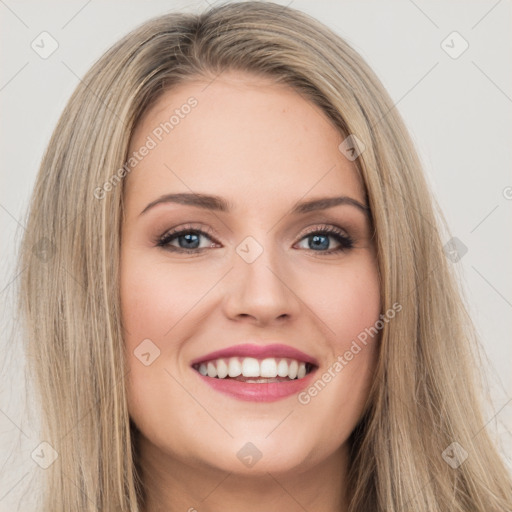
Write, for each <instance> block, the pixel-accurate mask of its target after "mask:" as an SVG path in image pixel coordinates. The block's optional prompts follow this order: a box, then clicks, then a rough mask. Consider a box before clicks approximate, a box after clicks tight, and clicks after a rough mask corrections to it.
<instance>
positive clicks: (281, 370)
mask: <svg viewBox="0 0 512 512" xmlns="http://www.w3.org/2000/svg"><path fill="white" fill-rule="evenodd" d="M277 375H279V377H288V363H287V362H286V359H281V361H279V363H278V365H277Z"/></svg>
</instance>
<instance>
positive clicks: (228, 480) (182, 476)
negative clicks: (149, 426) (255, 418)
mask: <svg viewBox="0 0 512 512" xmlns="http://www.w3.org/2000/svg"><path fill="white" fill-rule="evenodd" d="M138 444H139V454H140V471H141V477H142V481H143V483H144V490H145V503H144V507H143V512H163V511H165V512H185V511H187V512H225V511H226V510H244V512H260V511H261V510H286V511H287V512H304V510H307V511H308V512H320V511H321V512H346V511H347V509H348V507H347V498H346V476H347V469H348V461H349V458H348V444H347V443H345V444H344V445H343V446H342V447H341V448H340V450H339V451H338V452H336V453H335V454H333V455H331V456H330V457H329V458H328V459H325V460H324V461H322V463H321V464H318V465H316V466H313V467H308V468H307V469H305V470H303V471H302V472H297V471H296V470H291V471H289V472H286V473H272V472H266V473H260V474H258V475H247V474H237V473H234V472H231V473H230V472H222V471H220V470H219V469H217V468H215V467H211V466H205V465H200V464H190V463H187V462H184V461H181V460H176V459H174V458H171V457H166V456H165V455H163V454H162V451H161V450H159V449H158V448H157V447H156V446H154V445H152V444H151V443H150V442H149V441H147V440H146V439H144V438H143V436H141V438H140V439H139V443H138Z"/></svg>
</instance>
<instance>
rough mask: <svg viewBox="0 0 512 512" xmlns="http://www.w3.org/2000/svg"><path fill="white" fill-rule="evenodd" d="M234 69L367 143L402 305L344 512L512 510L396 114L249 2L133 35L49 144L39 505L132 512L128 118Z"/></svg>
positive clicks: (357, 447)
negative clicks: (47, 451) (180, 88)
mask: <svg viewBox="0 0 512 512" xmlns="http://www.w3.org/2000/svg"><path fill="white" fill-rule="evenodd" d="M230 70H235V71H243V72H248V73H252V74H253V75H254V76H255V77H256V76H265V77H268V78H270V79H272V80H274V81H275V82H276V83H282V84H286V85H288V86H289V87H291V88H293V89H294V90H295V91H297V92H298V93H300V94H301V95H303V96H304V97H306V98H307V99H308V100H310V101H311V102H312V103H314V104H315V105H317V106H319V107H320V108H321V109H322V110H323V112H324V113H325V114H326V116H328V118H329V119H330V120H331V122H332V123H334V125H335V126H336V127H337V129H339V132H340V134H341V135H342V136H344V137H347V136H349V135H355V136H356V137H357V139H358V140H359V141H362V142H363V143H364V146H365V149H364V151H363V152H362V153H361V154H360V155H359V157H358V158H357V159H356V160H355V161H354V163H355V165H356V168H357V172H359V173H360V176H361V179H362V182H363V183H364V186H365V189H366V194H367V200H368V204H369V208H370V213H371V220H372V223H373V227H374V231H375V232H374V241H375V244H376V250H377V258H378V270H379V275H380V293H381V304H382V308H383V311H387V310H388V309H390V308H391V307H392V305H393V304H394V303H397V302H398V303H399V304H401V306H402V310H401V312H400V313H399V314H397V315H396V317H395V318H394V319H393V320H392V321H390V322H387V323H386V324H385V326H384V328H383V329H382V332H381V339H380V344H379V356H378V363H377V370H376V374H375V378H374V380H373V384H372V388H371V390H370V394H369V397H368V401H367V404H366V406H365V410H364V414H363V415H362V417H361V419H360V421H359V423H358V425H357V427H356V428H355V430H354V431H353V433H352V435H351V437H350V440H349V441H350V443H351V457H350V466H349V481H348V483H347V487H348V492H349V499H350V506H349V511H350V512H406V511H410V510H414V511H415V512H448V511H449V512H469V511H471V512H505V511H510V510H512V485H511V479H510V475H509V473H508V472H507V469H506V467H505V465H504V463H503V461H502V459H501V457H500V455H499V453H498V450H497V448H496V446H495V442H494V441H493V440H492V438H491V436H490V434H489V433H488V432H487V431H486V429H485V428H484V426H485V420H484V417H483V412H482V409H483V403H484V400H483V394H482V390H483V388H484V387H483V386H482V381H483V377H482V375H480V373H479V371H478V365H479V361H478V358H479V357H480V355H479V353H478V350H477V348H478V346H479V345H478V340H477V339H476V336H475V334H474V332H475V329H474V327H473V326H472V323H471V319H470V317H469V315H468V314H467V311H466V307H465V305H464V300H463V298H462V297H463V296H462V294H461V291H460V289H459V286H458V284H457V279H456V276H455V275H453V270H452V269H451V268H450V267H452V266H453V264H452V263H451V262H449V261H448V260H447V258H446V256H445V254H444V252H443V243H442V237H443V233H444V232H443V230H445V229H446V227H445V222H444V220H443V218H442V214H441V213H440V212H439V211H438V208H437V206H436V203H435V201H434V200H433V198H432V196H431V193H430V191H429V187H428V185H427V183H426V180H425V178H424V175H423V169H422V165H421V163H420V160H419V158H418V156H417V153H416V150H415V148H414V145H413V143H412V140H411V138H410V136H409V134H408V132H407V130H406V128H405V125H404V122H403V121H402V119H401V117H400V114H399V113H398V111H397V109H396V108H395V107H394V104H393V102H392V100H391V98H390V96H389V95H388V93H387V92H386V91H385V89H384V87H383V86H382V84H381V82H380V81H379V79H378V78H377V77H376V75H375V73H374V72H373V71H372V70H371V69H370V67H369V66H368V65H367V64H366V62H365V61H364V59H363V58H362V57H361V56H360V55H359V54H358V53H357V52H356V51H355V50H354V49H353V48H352V47H351V46H350V45H349V44H348V43H347V42H346V41H345V40H344V39H343V38H342V37H340V36H339V35H337V34H336V33H334V32H333V31H332V30H331V29H329V28H327V27H326V26H324V25H323V24H321V23H320V22H318V21H317V20H315V19H314V18H312V17H310V16H308V15H306V14H304V13H302V12H300V11H298V10H295V9H292V8H290V7H284V6H281V5H278V4H274V3H271V2H252V1H250V2H237V3H227V4H222V5H220V6H214V7H211V8H209V9H208V10H207V11H205V12H203V13H201V14H192V13H169V14H166V15H163V16H159V17H156V18H153V19H151V20H149V21H147V22H145V23H143V24H142V25H140V26H139V27H138V28H136V29H135V30H133V31H131V32H130V33H129V34H127V35H126V36H124V37H123V38H122V39H121V40H120V41H118V42H117V43H116V44H114V45H113V46H112V47H111V48H110V49H109V50H108V51H107V52H106V53H105V54H104V55H103V56H102V57H101V58H100V59H99V60H98V61H97V62H96V63H95V64H94V65H93V66H92V68H91V69H90V70H89V71H88V72H87V73H86V74H85V76H84V77H83V79H82V80H81V81H80V83H79V85H78V86H77V88H76V90H75V91H74V93H73V94H72V96H71V98H70V99H69V101H68V103H67V105H66V107H65V109H64V111H63V113H62V115H61V117H60V119H59V121H58V124H57V126H56V128H55V130H54V132H53V135H52V137H51V140H50V142H49V145H48V148H47V150H46V152H45V154H44V157H43V160H42V163H41V167H40V170H39V173H38V175H37V179H36V183H35V188H34V191H33V195H32V198H31V203H30V208H29V211H28V212H27V223H26V227H27V229H26V232H25V233H24V237H23V240H22V243H21V246H20V255H19V268H20V271H21V270H23V272H22V273H21V275H20V287H19V311H20V313H21V318H22V319H23V322H24V326H25V327H24V340H26V343H25V350H26V354H27V361H28V370H29V377H30V378H33V380H34V383H35V386H34V387H35V389H36V390H37V392H38V399H39V402H40V403H41V418H42V423H41V428H42V434H43V438H44V439H45V440H46V441H47V442H49V443H50V444H51V445H52V447H53V448H54V449H55V450H56V452H57V453H58V455H59V456H58V459H57V460H56V461H55V463H54V464H53V465H52V466H51V467H50V468H48V469H47V470H46V471H45V477H46V480H45V487H44V489H45V494H44V496H45V497H44V503H43V504H42V507H41V509H40V510H42V511H44V512H69V511H81V512H88V511H90V512H97V510H101V511H103V512H114V511H116V512H117V511H131V512H137V511H140V510H142V507H143V503H144V482H143V481H142V480H141V477H140V475H141V473H140V470H139V466H138V452H137V442H136V440H137V438H136V432H135V429H134V427H133V424H132V422H131V421H130V418H129V413H128V409H127V400H126V390H125V385H124V382H125V381H124V379H125V376H126V372H127V364H126V357H127V355H126V353H125V350H124V344H123V337H122V318H121V312H120V296H119V258H120V243H121V239H120V227H121V222H122V219H123V188H124V182H125V180H124V179H123V177H124V174H125V172H126V167H124V166H125V164H126V162H127V159H128V157H129V155H128V148H129V144H130V140H131V136H132V134H133V132H134V129H135V127H136V126H137V123H138V121H139V120H140V119H141V116H142V115H143V114H144V113H145V112H146V111H147V110H148V108H149V107H150V106H151V105H152V104H154V102H155V101H157V100H158V99H159V98H160V97H161V95H162V94H163V93H164V92H166V91H169V90H171V89H172V88H173V87H174V86H176V85H178V84H183V83H186V82H187V81H194V80H197V79H198V78H201V79H202V80H204V79H207V80H214V79H215V77H217V76H218V75H219V74H221V73H222V72H224V71H230ZM190 122H193V119H192V118H191V119H190ZM123 168H124V169H125V172H124V173H123V172H120V170H121V169H123ZM134 172H135V171H134ZM105 184H107V185H105ZM100 189H101V191H102V192H101V193H100V192H99V190H100ZM454 442H457V443H458V444H459V445H460V446H461V447H462V448H463V449H464V451H465V452H466V453H467V454H468V456H467V458H466V459H465V460H464V461H463V462H462V463H461V464H460V465H459V466H458V467H456V468H454V467H451V465H449V464H447V462H446V461H445V460H444V458H443V456H442V454H443V452H444V451H445V450H446V449H447V448H448V447H449V446H450V445H452V443H454Z"/></svg>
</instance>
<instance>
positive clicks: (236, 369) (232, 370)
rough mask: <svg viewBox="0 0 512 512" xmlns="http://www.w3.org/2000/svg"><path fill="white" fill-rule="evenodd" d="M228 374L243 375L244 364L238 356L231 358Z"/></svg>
mask: <svg viewBox="0 0 512 512" xmlns="http://www.w3.org/2000/svg"><path fill="white" fill-rule="evenodd" d="M228 368H229V369H228V375H229V376H230V377H238V376H239V375H242V365H241V363H240V361H239V360H238V357H232V358H230V360H229V366H228Z"/></svg>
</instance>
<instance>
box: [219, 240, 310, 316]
mask: <svg viewBox="0 0 512 512" xmlns="http://www.w3.org/2000/svg"><path fill="white" fill-rule="evenodd" d="M241 254H242V253H241ZM285 263H286V262H284V261H283V258H282V257H281V258H279V257H278V255H277V254H276V252H275V251H270V250H269V249H264V250H263V251H262V253H261V254H260V255H259V256H258V257H257V258H256V259H255V260H254V261H252V262H250V260H246V259H244V257H242V256H240V255H239V254H238V253H235V254H234V265H233V269H232V270H231V272H229V274H228V275H227V276H226V279H227V284H226V287H227V289H226V293H225V295H224V296H225V301H224V313H225V315H226V316H227V317H228V318H230V319H232V320H237V321H240V320H245V321H249V322H252V323H253V324H256V325H267V324H271V323H272V322H282V321H283V320H284V319H286V318H288V319H289V320H292V319H294V318H296V317H297V316H298V314H299V311H300V307H301V301H300V299H299V297H298V295H297V293H296V291H295V289H296V288H298V283H297V278H296V277H294V275H293V272H292V270H291V269H290V267H286V266H285Z"/></svg>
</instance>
